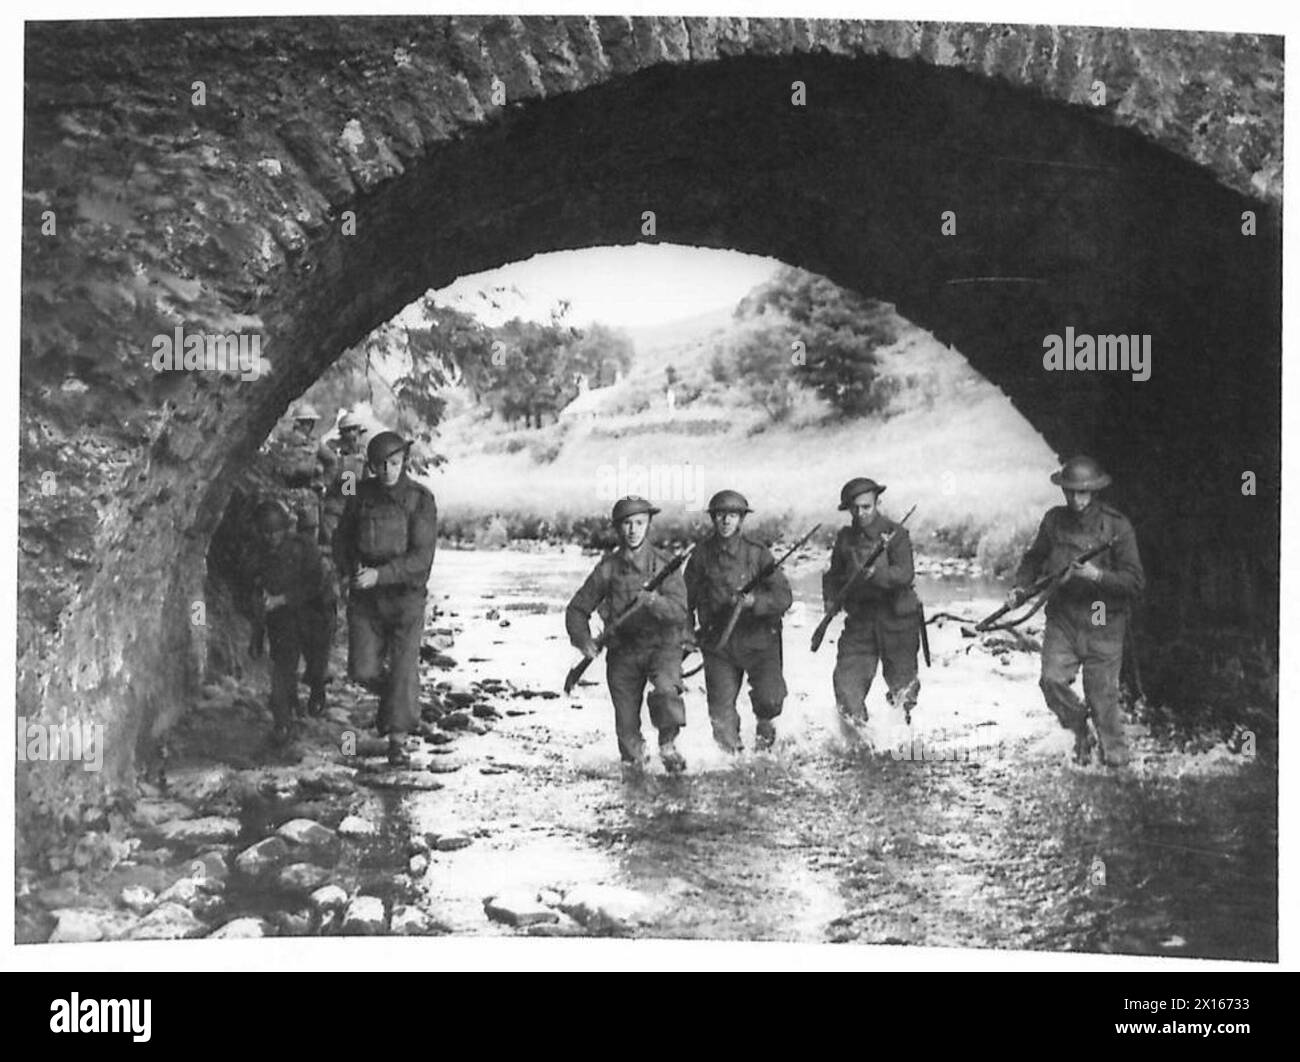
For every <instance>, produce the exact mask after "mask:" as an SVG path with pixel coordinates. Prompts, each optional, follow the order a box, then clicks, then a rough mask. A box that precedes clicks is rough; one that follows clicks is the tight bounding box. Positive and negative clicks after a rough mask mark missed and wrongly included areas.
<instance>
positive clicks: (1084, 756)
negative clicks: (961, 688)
mask: <svg viewBox="0 0 1300 1062" xmlns="http://www.w3.org/2000/svg"><path fill="white" fill-rule="evenodd" d="M1052 482H1053V483H1055V484H1056V485H1057V486H1058V487H1060V488H1061V491H1062V493H1063V494H1064V495H1065V504H1064V505H1058V506H1057V507H1056V508H1054V509H1049V510H1048V511H1047V514H1046V515H1045V516H1044V517H1043V522H1042V523H1041V524H1040V525H1039V528H1038V535H1037V537H1036V538H1035V539H1034V542H1033V545H1031V546H1030V547H1029V549H1028V551H1027V552H1026V553H1025V557H1024V560H1023V561H1022V562H1021V564H1020V568H1019V570H1018V571H1017V572H1016V582H1015V586H1014V587H1013V588H1012V590H1011V592H1010V594H1008V595H1007V600H1008V603H1009V604H1012V605H1018V604H1019V603H1020V602H1021V600H1023V597H1024V595H1023V588H1025V587H1027V586H1029V585H1030V584H1031V583H1033V582H1034V580H1036V579H1038V578H1039V577H1040V576H1042V575H1045V574H1047V573H1049V572H1052V571H1054V570H1060V569H1062V568H1064V567H1065V566H1066V565H1069V566H1070V567H1069V571H1068V572H1067V574H1066V576H1065V579H1064V580H1063V581H1062V582H1061V584H1060V585H1059V586H1058V587H1057V588H1056V589H1055V592H1050V591H1049V592H1050V593H1051V596H1050V597H1049V598H1048V600H1047V606H1046V610H1045V615H1046V619H1047V624H1046V627H1045V628H1044V630H1043V672H1042V678H1041V679H1040V681H1039V686H1040V687H1041V688H1042V691H1043V697H1044V699H1045V700H1046V701H1047V707H1048V708H1050V709H1051V710H1052V712H1053V713H1054V714H1055V715H1056V718H1057V719H1059V720H1060V721H1061V725H1062V726H1063V727H1065V728H1066V729H1068V730H1071V731H1073V732H1074V757H1075V760H1076V762H1078V763H1085V764H1086V763H1088V762H1090V761H1091V759H1092V750H1093V738H1092V735H1091V733H1089V730H1088V712H1089V709H1091V711H1092V717H1093V721H1094V723H1095V725H1096V729H1097V736H1098V737H1099V738H1100V739H1101V758H1102V762H1103V763H1105V764H1107V765H1108V766H1115V767H1119V766H1123V765H1124V764H1126V763H1128V761H1129V750H1128V741H1127V738H1126V737H1125V735H1124V726H1123V723H1122V721H1121V718H1120V707H1119V673H1120V665H1121V664H1122V663H1123V660H1124V633H1125V630H1126V628H1127V624H1128V612H1129V609H1130V607H1131V606H1132V604H1133V602H1134V600H1135V599H1136V598H1137V597H1138V595H1139V594H1141V593H1142V588H1143V585H1144V582H1145V577H1144V575H1143V572H1142V560H1141V558H1140V557H1139V556H1138V548H1137V537H1136V535H1134V533H1133V525H1132V524H1130V523H1129V522H1128V520H1127V518H1125V516H1124V515H1123V514H1122V513H1121V512H1120V511H1119V510H1118V509H1115V508H1113V507H1112V506H1110V505H1108V504H1107V503H1105V502H1103V501H1100V500H1099V499H1098V497H1097V492H1098V491H1100V490H1102V489H1104V488H1105V487H1108V486H1109V485H1110V482H1111V479H1110V476H1108V475H1107V474H1106V473H1105V472H1104V471H1102V468H1101V465H1099V464H1098V463H1097V462H1096V461H1094V460H1093V459H1092V458H1091V457H1083V456H1080V457H1075V458H1071V459H1070V460H1069V461H1067V462H1066V463H1065V465H1064V467H1063V468H1062V469H1061V470H1060V471H1059V472H1055V473H1053V475H1052ZM1105 542H1110V543H1111V546H1110V548H1109V549H1107V550H1106V551H1105V552H1103V553H1101V554H1100V555H1099V556H1097V557H1096V558H1094V559H1093V560H1091V561H1087V562H1085V563H1083V564H1079V563H1071V562H1072V561H1075V560H1076V558H1078V557H1079V555H1080V554H1082V553H1084V552H1086V551H1087V550H1089V549H1091V548H1093V547H1094V546H1099V545H1102V544H1103V543H1105ZM1080 666H1082V668H1083V693H1084V697H1085V698H1086V703H1085V701H1081V700H1080V699H1079V696H1078V694H1076V693H1075V692H1074V690H1073V689H1071V686H1072V685H1073V683H1074V677H1075V675H1077V674H1078V673H1079V669H1080Z"/></svg>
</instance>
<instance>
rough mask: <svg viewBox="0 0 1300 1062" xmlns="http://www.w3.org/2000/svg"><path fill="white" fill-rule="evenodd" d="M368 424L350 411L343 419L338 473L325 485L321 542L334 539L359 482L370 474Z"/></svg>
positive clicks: (340, 421)
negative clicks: (365, 441) (367, 458)
mask: <svg viewBox="0 0 1300 1062" xmlns="http://www.w3.org/2000/svg"><path fill="white" fill-rule="evenodd" d="M364 435H365V426H364V425H363V424H362V423H361V418H360V417H358V416H357V415H356V414H355V413H353V412H351V411H349V412H347V413H344V414H343V416H342V417H341V418H340V419H339V439H338V449H337V451H336V456H335V460H336V464H335V466H334V476H333V478H332V479H331V481H330V483H329V486H327V487H326V488H325V500H324V503H323V504H322V505H321V535H320V538H321V542H323V543H326V544H330V543H332V542H333V541H334V530H335V528H337V527H338V525H339V517H340V516H342V515H343V507H344V505H345V504H346V502H347V500H348V498H350V497H352V496H353V495H354V494H356V492H357V486H358V485H359V484H360V483H361V481H362V480H363V479H365V478H366V477H367V475H368V474H369V473H368V471H367V469H366V449H365V444H364V442H363V438H364Z"/></svg>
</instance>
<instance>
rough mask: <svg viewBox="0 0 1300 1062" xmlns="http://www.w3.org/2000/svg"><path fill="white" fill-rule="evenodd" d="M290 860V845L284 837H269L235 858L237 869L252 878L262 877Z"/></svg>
mask: <svg viewBox="0 0 1300 1062" xmlns="http://www.w3.org/2000/svg"><path fill="white" fill-rule="evenodd" d="M288 858H289V845H288V844H287V843H286V842H285V839H284V838H283V837H267V838H264V839H263V840H261V841H258V842H257V844H254V845H250V846H249V847H248V848H245V849H244V850H243V851H242V852H240V853H239V855H237V856H236V857H235V867H236V868H237V869H238V870H239V872H240V873H241V874H245V875H247V876H248V877H250V878H256V877H260V876H261V875H262V874H265V873H266V872H267V871H269V870H273V869H274V868H276V867H278V866H280V865H281V864H282V863H284V862H285V861H286V860H287V859H288Z"/></svg>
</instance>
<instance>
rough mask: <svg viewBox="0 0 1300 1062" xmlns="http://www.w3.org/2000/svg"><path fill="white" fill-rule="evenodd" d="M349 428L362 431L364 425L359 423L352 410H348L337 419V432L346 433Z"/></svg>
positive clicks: (359, 420)
mask: <svg viewBox="0 0 1300 1062" xmlns="http://www.w3.org/2000/svg"><path fill="white" fill-rule="evenodd" d="M350 428H356V429H357V430H358V431H364V430H365V425H364V424H362V423H361V418H360V417H358V416H357V415H356V414H355V413H353V412H352V410H350V409H349V410H348V411H347V412H346V413H344V414H343V416H342V417H340V418H339V431H347V430H349V429H350Z"/></svg>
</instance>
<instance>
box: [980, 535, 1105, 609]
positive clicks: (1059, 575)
mask: <svg viewBox="0 0 1300 1062" xmlns="http://www.w3.org/2000/svg"><path fill="white" fill-rule="evenodd" d="M1114 544H1115V540H1114V539H1113V538H1111V539H1107V540H1106V541H1105V542H1103V543H1102V544H1101V545H1100V546H1093V547H1092V549H1086V550H1084V551H1083V552H1082V553H1080V554H1079V555H1078V556H1077V557H1075V558H1074V560H1072V561H1070V563H1069V564H1066V565H1064V566H1062V567H1061V568H1058V569H1057V570H1056V571H1054V572H1048V573H1047V574H1046V575H1044V576H1041V577H1040V578H1038V579H1035V580H1034V581H1033V582H1032V583H1030V584H1029V586H1027V587H1025V589H1024V590H1022V591H1020V593H1018V594H1017V595H1016V600H1014V601H1008V602H1007V603H1006V604H1005V605H1003V606H1002V607H1001V608H999V609H998V610H997V611H996V612H992V613H990V614H989V615H987V616H985V617H984V618H983V619H982V620H980V621H979V622H978V623H977V624H975V630H976V631H979V632H983V631H987V630H993V629H995V628H994V626H993V625H994V624H995V623H997V622H998V620H1000V619H1001V618H1002V617H1003V616H1005V615H1006V614H1007V613H1008V612H1010V611H1011V610H1012V609H1017V608H1019V607H1020V606H1021V605H1023V604H1024V603H1025V602H1026V601H1028V600H1030V599H1031V598H1034V597H1037V596H1038V595H1039V594H1042V595H1043V598H1042V600H1041V601H1039V602H1038V604H1037V605H1035V606H1034V607H1033V608H1032V609H1031V610H1030V611H1029V612H1026V613H1025V614H1024V615H1023V616H1021V617H1020V618H1019V619H1017V620H1012V621H1011V622H1010V623H1008V624H1005V625H1004V626H1006V627H1012V626H1015V625H1017V624H1020V623H1024V622H1025V620H1027V619H1029V617H1030V616H1032V615H1033V614H1034V613H1035V612H1037V611H1038V610H1039V609H1040V608H1042V607H1043V606H1044V605H1045V604H1047V601H1048V598H1050V597H1051V596H1052V594H1053V593H1054V592H1055V591H1056V588H1057V587H1058V586H1059V585H1060V584H1061V583H1063V582H1064V581H1065V577H1066V576H1067V575H1069V574H1070V569H1071V568H1073V567H1074V566H1075V565H1076V564H1086V563H1088V561H1090V560H1092V559H1093V558H1094V557H1099V556H1101V554H1103V553H1105V552H1106V551H1107V550H1108V549H1110V547H1111V546H1113V545H1114ZM996 629H1002V627H999V628H996Z"/></svg>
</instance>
